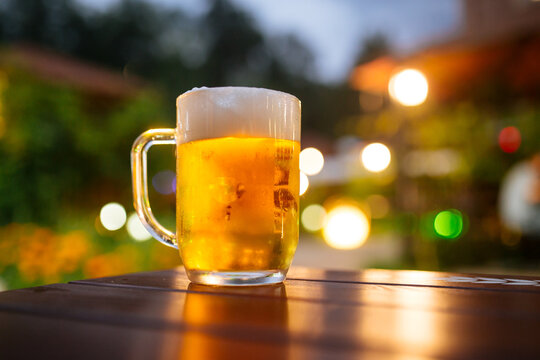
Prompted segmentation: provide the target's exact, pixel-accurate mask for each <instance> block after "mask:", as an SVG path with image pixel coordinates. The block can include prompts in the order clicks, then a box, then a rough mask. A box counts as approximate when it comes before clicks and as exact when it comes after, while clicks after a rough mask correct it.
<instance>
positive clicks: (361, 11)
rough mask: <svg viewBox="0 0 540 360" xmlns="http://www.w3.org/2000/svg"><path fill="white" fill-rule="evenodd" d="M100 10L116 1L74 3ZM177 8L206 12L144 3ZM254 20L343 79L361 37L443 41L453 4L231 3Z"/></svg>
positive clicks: (321, 70) (196, 1) (187, 2)
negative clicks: (294, 40) (299, 44)
mask: <svg viewBox="0 0 540 360" xmlns="http://www.w3.org/2000/svg"><path fill="white" fill-rule="evenodd" d="M77 1H78V2H80V3H84V4H85V5H87V6H89V7H93V8H98V9H99V8H105V7H107V6H110V5H111V4H114V3H116V2H118V0H77ZM147 1H149V2H151V3H156V4H160V5H162V6H166V7H180V8H181V9H182V10H185V11H186V12H187V13H189V14H191V15H194V16H197V15H200V14H203V13H204V12H205V11H206V10H207V8H208V2H207V1H204V0H147ZM231 1H232V2H233V3H235V4H237V5H239V6H241V7H242V8H244V9H245V10H246V11H247V12H248V13H249V14H251V16H252V17H253V18H254V19H255V20H256V21H255V22H256V25H257V26H259V28H260V29H261V30H262V31H263V32H264V33H265V34H268V35H280V34H285V33H292V34H294V35H296V36H297V37H298V38H299V39H300V40H302V41H303V42H304V43H305V44H306V45H307V46H308V48H309V49H310V50H311V51H312V52H313V54H314V55H315V65H316V71H317V77H318V79H319V80H322V81H325V82H336V81H340V80H343V79H344V78H346V76H347V75H348V74H349V73H350V70H351V67H352V65H353V62H354V60H355V58H356V55H357V53H358V51H359V49H360V45H361V43H362V39H363V38H365V37H366V36H369V35H371V34H374V33H378V32H380V33H383V34H386V35H387V36H388V38H389V39H390V41H391V43H392V45H393V46H394V47H395V48H396V50H398V51H400V52H410V51H412V50H414V49H416V48H418V47H421V46H423V45H426V44H429V43H430V42H433V41H436V40H437V39H441V38H444V37H446V36H449V35H451V34H452V33H453V32H456V31H457V30H458V29H459V25H460V21H461V2H460V1H459V0H436V1H432V0H384V1H377V0H293V1H291V0H273V1H257V0H231Z"/></svg>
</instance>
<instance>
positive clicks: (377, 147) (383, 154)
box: [361, 143, 392, 172]
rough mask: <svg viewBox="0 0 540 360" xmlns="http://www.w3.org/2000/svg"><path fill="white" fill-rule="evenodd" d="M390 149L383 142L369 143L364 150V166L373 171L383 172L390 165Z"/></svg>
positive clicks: (362, 156) (362, 157)
mask: <svg viewBox="0 0 540 360" xmlns="http://www.w3.org/2000/svg"><path fill="white" fill-rule="evenodd" d="M391 158H392V156H391V155H390V150H389V149H388V147H387V146H386V145H384V144H381V143H372V144H369V145H368V146H366V147H365V148H364V150H362V154H361V159H362V164H364V167H365V168H366V169H367V170H368V171H371V172H381V171H383V170H384V169H386V168H387V167H388V165H390V160H391Z"/></svg>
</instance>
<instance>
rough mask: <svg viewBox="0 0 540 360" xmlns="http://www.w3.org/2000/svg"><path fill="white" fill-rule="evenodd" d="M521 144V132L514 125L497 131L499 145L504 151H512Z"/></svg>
mask: <svg viewBox="0 0 540 360" xmlns="http://www.w3.org/2000/svg"><path fill="white" fill-rule="evenodd" d="M520 145H521V133H520V132H519V130H518V128H516V127H515V126H508V127H505V128H504V129H502V130H501V132H500V133H499V146H500V148H501V150H502V151H504V152H505V153H513V152H516V151H517V150H518V149H519V146H520Z"/></svg>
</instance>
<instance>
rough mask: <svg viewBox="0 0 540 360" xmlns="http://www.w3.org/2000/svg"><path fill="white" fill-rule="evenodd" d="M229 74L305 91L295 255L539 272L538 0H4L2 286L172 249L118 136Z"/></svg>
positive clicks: (307, 260) (150, 263)
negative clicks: (142, 203) (138, 202)
mask: <svg viewBox="0 0 540 360" xmlns="http://www.w3.org/2000/svg"><path fill="white" fill-rule="evenodd" d="M225 85H237V86H257V87H265V88H271V89H276V90H281V91H285V92H289V93H292V94H294V95H296V96H297V97H298V98H300V99H301V101H302V111H303V112H302V148H303V149H304V151H303V152H302V154H301V164H300V165H301V171H302V174H303V175H302V189H301V190H302V192H303V195H302V200H301V221H300V224H301V225H300V226H301V236H300V244H299V248H298V251H297V255H296V257H295V260H294V265H305V266H314V267H321V268H334V269H362V268H367V267H371V268H390V269H422V270H449V271H463V272H480V273H517V274H538V273H539V272H540V153H539V152H540V140H539V139H540V103H539V99H540V1H533V0H438V1H428V0H406V1H398V0H388V1H385V2H377V1H368V0H364V1H349V0H343V1H331V0H309V1H308V0H298V1H294V2H287V1H285V0H276V1H273V2H260V1H250V0H229V1H220V0H205V1H195V0H189V1H173V0H161V1H159V0H152V1H151V0H147V1H143V0H99V1H98V0H95V1H92V0H56V1H46V0H24V1H19V0H2V1H0V290H4V289H10V288H17V287H26V286H32V285H38V284H44V283H52V282H59V281H69V280H74V279H80V278H90V277H98V276H106V275H113V274H120V273H127V272H135V271H144V270H152V269H163V268H169V267H173V266H177V265H179V264H180V258H179V256H178V253H177V251H175V250H173V249H170V248H167V247H165V246H163V245H161V244H159V243H158V242H157V241H154V240H149V239H150V235H149V234H148V233H147V232H146V231H145V230H144V229H143V228H142V226H141V224H140V222H139V221H138V219H137V218H136V217H135V216H134V211H133V206H132V195H131V177H130V163H129V151H130V148H131V144H132V142H133V141H134V139H135V138H136V137H137V136H138V135H139V134H140V133H141V132H143V131H144V130H147V129H149V128H156V127H174V126H175V98H176V96H178V95H179V94H181V93H183V92H185V91H187V90H189V89H191V88H193V87H196V86H197V87H199V86H225ZM149 166H150V169H149V182H150V183H151V188H150V199H151V202H152V207H153V209H154V213H155V214H156V216H157V218H158V219H159V220H160V221H161V222H162V223H163V224H164V225H166V226H168V227H169V228H171V229H173V228H174V201H175V196H174V185H173V184H174V181H175V179H174V177H175V173H174V170H175V165H174V149H173V147H172V146H171V147H155V148H153V149H152V151H151V152H150V154H149Z"/></svg>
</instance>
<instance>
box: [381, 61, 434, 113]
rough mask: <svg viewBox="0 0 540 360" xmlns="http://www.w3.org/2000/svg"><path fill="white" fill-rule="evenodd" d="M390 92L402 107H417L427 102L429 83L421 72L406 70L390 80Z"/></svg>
mask: <svg viewBox="0 0 540 360" xmlns="http://www.w3.org/2000/svg"><path fill="white" fill-rule="evenodd" d="M388 92H389V93H390V96H391V97H392V98H393V99H394V100H396V101H397V102H399V103H400V104H401V105H405V106H417V105H420V104H422V103H423V102H424V101H426V98H427V95H428V82H427V79H426V77H425V76H424V74H422V73H421V72H420V71H418V70H415V69H405V70H402V71H400V72H398V73H397V74H395V75H393V76H392V77H391V78H390V82H389V83H388Z"/></svg>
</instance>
